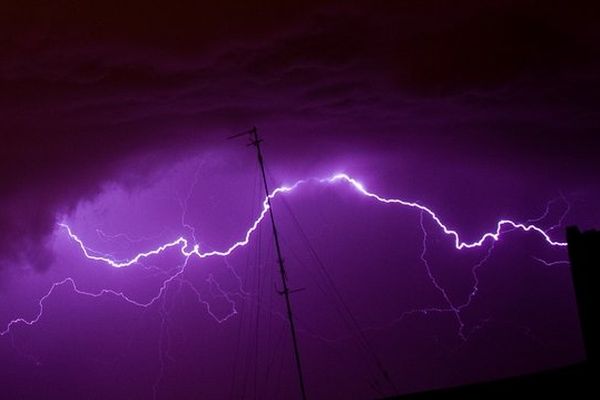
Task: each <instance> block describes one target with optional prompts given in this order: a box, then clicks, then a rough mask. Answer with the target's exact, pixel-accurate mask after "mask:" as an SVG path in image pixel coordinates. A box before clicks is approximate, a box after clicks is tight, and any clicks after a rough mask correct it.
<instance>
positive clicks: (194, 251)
mask: <svg viewBox="0 0 600 400" xmlns="http://www.w3.org/2000/svg"><path fill="white" fill-rule="evenodd" d="M309 182H316V183H320V184H334V183H337V182H345V183H347V184H349V185H350V186H351V187H353V188H354V189H356V191H357V192H358V193H360V194H362V195H364V196H366V197H368V198H371V199H373V200H376V201H378V202H380V203H384V204H397V205H401V206H404V207H409V208H413V209H416V210H419V211H421V212H423V213H424V214H426V215H428V216H429V217H430V218H431V219H432V220H433V221H434V222H435V223H436V224H437V225H438V227H439V228H441V230H442V231H443V232H444V234H446V235H447V236H450V237H452V238H453V239H454V246H455V247H456V249H457V250H463V249H471V248H475V247H481V246H482V245H483V244H484V243H485V242H486V241H487V240H488V239H489V240H493V241H498V240H499V239H500V236H501V234H502V233H503V228H504V227H508V228H512V229H519V230H522V231H525V232H535V233H538V234H539V235H540V236H541V237H542V238H543V239H544V240H545V241H546V242H547V243H548V244H549V245H551V246H561V247H564V246H566V245H567V243H564V242H557V241H554V240H552V239H551V238H550V236H549V235H548V234H547V233H546V231H545V230H544V229H542V228H540V227H538V226H536V225H533V224H528V223H518V222H515V221H512V220H509V219H501V220H500V221H498V223H497V224H496V228H495V230H493V231H490V232H487V233H484V234H483V235H482V236H481V237H480V238H479V239H478V240H476V241H473V242H466V241H462V240H461V238H460V235H459V233H458V231H456V230H453V229H450V228H449V227H448V226H447V225H446V224H444V223H443V222H442V220H441V218H440V217H439V216H438V215H437V214H436V213H435V212H434V211H433V210H431V209H430V208H428V207H426V206H424V205H421V204H419V203H417V202H411V201H407V200H402V199H397V198H386V197H382V196H380V195H378V194H376V193H372V192H369V191H368V190H367V189H366V188H365V186H364V185H363V184H362V183H361V182H359V181H357V180H356V179H354V178H352V177H350V176H348V175H346V174H336V175H333V176H331V177H329V178H322V179H319V178H310V179H303V180H299V181H297V182H296V183H295V184H294V185H292V186H281V187H278V188H277V189H275V190H274V191H273V192H271V194H270V195H269V196H267V197H265V199H264V201H263V203H262V211H261V212H260V214H259V215H258V217H257V218H256V220H255V221H254V223H253V224H252V225H251V226H250V228H249V229H248V230H247V231H246V234H245V235H244V237H243V239H241V240H239V241H238V242H235V243H234V244H233V245H231V246H230V247H229V248H227V249H225V250H213V251H207V252H202V251H201V250H200V246H199V245H198V244H194V245H190V243H189V241H188V240H187V239H186V238H184V237H183V236H180V237H178V238H177V239H175V240H173V241H171V242H168V243H165V244H163V245H161V246H159V247H157V248H155V249H152V250H149V251H146V252H141V253H138V254H137V255H135V256H134V257H132V258H130V259H129V260H124V261H119V260H114V259H112V258H110V257H109V256H107V255H104V254H101V253H99V252H97V251H94V250H92V249H90V248H89V247H88V246H86V245H85V244H84V243H83V241H82V240H81V239H80V238H79V237H78V236H77V235H76V234H75V233H73V231H72V230H71V228H70V227H69V226H68V225H67V224H66V223H60V224H59V226H60V227H62V228H64V229H65V230H66V231H67V233H68V235H69V237H70V238H71V239H72V240H73V241H75V242H76V243H77V244H78V245H79V247H80V248H81V251H82V252H83V254H84V256H85V257H87V258H88V259H90V260H94V261H101V262H104V263H106V264H108V265H110V266H111V267H114V268H124V267H129V266H131V265H133V264H136V263H138V262H140V260H142V259H144V258H148V257H151V256H154V255H158V254H160V253H162V252H163V251H165V250H167V249H169V248H173V247H179V249H180V251H181V254H182V255H183V256H184V257H186V258H187V257H191V256H196V257H198V258H208V257H214V256H218V257H225V256H228V255H230V254H232V253H233V252H234V251H236V250H237V249H238V248H240V247H244V246H246V245H247V244H248V243H249V242H250V238H251V236H252V234H253V233H254V232H255V231H256V229H257V228H258V226H259V225H260V223H261V222H262V221H263V220H264V219H265V216H266V215H267V212H268V211H269V202H268V200H269V199H271V200H272V199H274V198H275V197H277V196H279V195H281V194H284V193H290V192H293V191H295V190H296V189H297V188H298V187H300V186H302V185H306V184H307V183H309Z"/></svg>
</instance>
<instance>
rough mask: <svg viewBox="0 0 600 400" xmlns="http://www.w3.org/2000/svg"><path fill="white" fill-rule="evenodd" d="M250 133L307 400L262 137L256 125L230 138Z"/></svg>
mask: <svg viewBox="0 0 600 400" xmlns="http://www.w3.org/2000/svg"><path fill="white" fill-rule="evenodd" d="M244 135H249V136H250V145H252V146H255V147H256V154H257V156H258V163H259V165H260V171H261V173H262V179H263V184H264V187H265V194H266V196H267V204H268V206H269V216H270V219H271V227H272V228H273V236H274V238H275V249H276V250H277V262H278V264H279V274H280V275H281V284H282V285H283V290H282V291H281V292H280V293H281V294H282V295H283V296H284V298H285V305H286V308H287V317H288V321H289V323H290V331H291V333H292V342H293V344H294V358H295V360H296V369H297V370H298V381H299V383H300V392H301V394H302V400H306V389H305V388H304V375H303V374H302V363H301V362H300V350H299V348H298V337H297V334H296V325H295V324H294V317H293V313H292V303H291V301H290V289H289V287H288V284H287V274H286V272H285V265H284V263H283V256H282V255H281V245H280V243H279V235H278V233H277V226H276V225H275V216H274V215H273V207H272V205H271V197H270V194H271V193H270V192H269V185H268V183H267V175H266V173H265V162H264V159H263V155H262V150H261V148H260V143H261V142H262V139H260V138H259V137H258V133H257V131H256V127H253V128H252V129H250V130H248V131H245V132H242V133H239V134H237V135H234V136H231V137H230V138H229V139H233V138H236V137H240V136H244Z"/></svg>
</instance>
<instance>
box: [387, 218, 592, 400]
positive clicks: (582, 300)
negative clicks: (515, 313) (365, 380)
mask: <svg viewBox="0 0 600 400" xmlns="http://www.w3.org/2000/svg"><path fill="white" fill-rule="evenodd" d="M567 242H568V245H569V258H570V260H571V271H572V276H573V285H574V287H575V295H576V298H577V305H578V309H579V318H580V321H581V327H582V331H583V339H584V343H585V348H586V355H587V359H586V360H585V361H584V362H581V363H578V364H575V365H571V366H568V367H564V368H560V369H555V370H550V371H545V372H541V373H537V374H532V375H526V376H521V377H516V378H510V379H503V380H499V381H494V382H486V383H480V384H473V385H467V386H461V387H457V388H450V389H444V390H435V391H431V392H423V393H417V394H411V395H406V396H401V397H396V398H397V399H402V400H412V399H415V400H421V399H446V398H458V399H482V398H486V397H484V396H490V395H500V396H516V398H521V397H525V396H536V397H535V398H539V396H544V397H545V396H548V398H571V399H592V398H598V395H599V394H600V390H599V387H600V382H599V381H598V377H599V375H598V342H599V341H600V338H599V337H598V328H597V327H598V325H600V318H599V315H600V312H599V311H598V310H597V308H596V307H595V306H596V305H597V304H598V297H599V292H600V280H599V277H598V273H599V271H600V231H587V232H583V233H582V232H581V231H580V230H579V229H578V228H577V227H569V228H567Z"/></svg>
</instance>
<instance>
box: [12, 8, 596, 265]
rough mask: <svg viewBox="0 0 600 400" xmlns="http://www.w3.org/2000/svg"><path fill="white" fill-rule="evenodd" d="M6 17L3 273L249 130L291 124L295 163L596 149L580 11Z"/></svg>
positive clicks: (592, 57) (42, 257) (45, 258)
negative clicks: (107, 199) (416, 150)
mask: <svg viewBox="0 0 600 400" xmlns="http://www.w3.org/2000/svg"><path fill="white" fill-rule="evenodd" d="M178 4H179V3H178ZM0 14H1V17H0V33H1V37H2V38H3V39H2V41H1V42H0V59H2V63H1V65H0V115H1V119H2V146H1V147H0V180H1V182H2V193H3V194H2V200H0V206H1V207H2V211H1V212H0V221H2V240H1V241H0V243H2V245H1V246H2V247H0V253H1V254H2V258H3V260H4V261H3V264H11V263H16V264H22V263H29V264H31V265H33V266H37V267H38V268H42V267H43V266H44V265H47V264H48V263H49V261H50V260H51V257H50V256H49V255H48V254H47V253H46V252H44V250H43V249H44V248H45V247H44V242H45V240H46V238H47V235H48V233H49V232H50V231H51V230H52V229H53V226H54V218H55V215H56V213H57V212H59V211H61V210H65V209H69V207H72V206H73V205H75V204H76V203H77V202H78V201H79V200H80V199H81V198H84V197H87V196H93V195H94V194H95V193H96V192H97V191H98V188H99V187H100V186H101V185H102V183H103V182H105V181H107V180H114V179H119V178H118V177H119V176H120V175H122V171H119V169H118V168H119V165H121V164H120V163H121V162H124V161H125V160H127V159H128V158H130V157H134V156H136V155H140V154H144V153H147V152H153V151H161V152H162V153H163V154H165V157H169V156H170V157H172V156H175V155H177V154H179V153H180V152H182V151H189V150H190V149H196V148H202V147H203V146H209V145H214V141H212V142H211V140H213V138H215V137H219V139H220V138H221V136H223V135H221V134H222V133H227V132H233V131H236V130H238V129H241V128H243V127H247V126H249V125H253V124H262V125H263V126H265V127H266V128H267V129H269V128H268V127H269V126H282V125H285V124H287V125H288V126H289V127H290V128H289V131H286V132H280V133H279V134H280V135H286V134H287V135H289V136H290V137H291V139H289V140H291V141H292V142H293V143H294V144H295V145H301V144H300V143H301V142H302V141H303V140H302V138H301V137H298V136H297V134H298V133H299V132H303V131H305V132H306V133H305V134H306V135H307V136H308V137H309V139H310V140H308V141H309V142H311V141H312V143H314V145H315V146H318V145H319V143H322V142H323V141H328V140H332V139H333V138H335V135H336V134H339V132H344V133H345V134H346V135H350V137H349V138H348V136H347V139H348V141H349V143H354V142H355V141H363V140H364V139H363V138H364V137H369V136H368V135H366V134H370V135H371V136H370V137H373V136H372V135H378V136H379V137H382V138H385V140H384V141H382V142H385V143H386V144H385V145H384V146H389V144H388V143H390V142H391V143H392V144H394V145H406V144H411V145H416V146H419V145H421V144H429V143H431V142H437V143H441V144H440V147H443V145H444V144H446V145H447V144H449V143H454V146H455V148H457V149H460V148H468V147H469V146H475V147H477V148H478V149H480V148H481V147H483V148H484V149H485V148H487V149H488V150H484V151H483V153H482V154H484V155H485V156H489V155H490V152H495V153H494V154H495V155H500V157H508V149H511V152H512V151H514V149H515V148H517V149H519V150H517V151H522V152H523V153H524V154H533V155H532V157H529V158H534V159H535V160H538V161H539V160H543V159H545V158H548V157H549V156H552V157H555V158H554V159H555V160H556V159H557V158H556V157H558V166H559V167H561V166H562V165H563V164H565V165H566V164H569V163H571V161H572V160H573V159H574V158H575V157H577V158H581V157H582V156H583V158H589V157H587V156H589V154H590V152H591V151H592V148H593V146H592V145H593V143H594V136H595V129H596V128H597V121H598V118H597V117H598V116H597V111H596V106H597V104H598V98H597V93H598V90H597V87H598V79H597V77H596V74H594V68H595V67H596V66H597V64H598V63H597V61H598V59H597V54H596V48H597V46H595V44H596V43H597V38H598V35H597V29H596V28H595V23H594V21H593V18H592V13H591V12H590V10H589V9H588V7H586V6H583V5H573V4H571V3H569V5H568V6H567V4H566V3H565V4H564V5H556V4H555V3H553V5H548V4H545V3H543V4H542V3H539V2H521V1H520V2H492V3H487V4H485V5H482V4H479V2H441V1H440V2H438V1H431V2H421V1H409V2H393V3H392V4H388V3H386V2H381V3H380V2H364V3H362V4H360V3H356V4H352V5H349V4H347V3H346V2H329V3H323V2H319V3H318V4H310V3H303V4H302V5H298V4H293V3H292V2H272V3H271V4H261V5H258V4H255V3H252V2H218V3H213V4H210V5H207V4H205V2H190V3H189V4H181V5H175V4H170V5H169V6H164V5H154V4H147V3H129V2H123V1H120V2H98V3H96V4H85V5H83V4H81V3H80V2H75V1H59V2H52V3H32V4H29V5H23V4H21V3H19V4H18V5H17V2H14V4H9V3H5V4H4V5H3V6H2V10H1V12H0ZM307 128H308V129H307ZM565 131H568V133H565ZM215 132H217V133H218V134H215ZM417 132H418V134H417ZM499 133H502V135H499ZM273 134H274V135H275V133H273ZM573 134H578V135H580V140H579V141H578V142H576V143H573V142H570V143H571V144H565V142H566V140H565V139H566V138H567V137H569V135H573ZM540 137H544V138H548V137H552V138H554V139H553V140H544V141H542V142H541V145H540V140H539V138H540ZM372 142H373V143H374V144H373V146H375V147H377V146H380V145H379V144H378V141H372ZM457 143H458V144H457ZM490 148H492V149H493V150H489V149H490ZM457 151H458V152H459V153H460V152H463V151H467V152H468V150H457ZM458 156H459V157H460V156H461V154H459V155H458ZM560 157H562V158H560ZM581 162H582V163H583V164H585V163H586V162H585V161H581ZM590 163H591V162H590ZM7 238H10V240H7ZM23 249H25V251H23Z"/></svg>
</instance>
